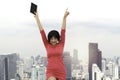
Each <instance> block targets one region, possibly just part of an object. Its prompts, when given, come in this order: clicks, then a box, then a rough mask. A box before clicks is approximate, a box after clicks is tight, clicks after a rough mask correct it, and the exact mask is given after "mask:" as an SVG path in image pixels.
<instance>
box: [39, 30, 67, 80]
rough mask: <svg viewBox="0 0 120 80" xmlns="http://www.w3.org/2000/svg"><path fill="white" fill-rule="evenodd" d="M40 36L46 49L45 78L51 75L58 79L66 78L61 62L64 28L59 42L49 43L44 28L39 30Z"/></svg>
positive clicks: (64, 79)
mask: <svg viewBox="0 0 120 80" xmlns="http://www.w3.org/2000/svg"><path fill="white" fill-rule="evenodd" d="M40 32H41V36H42V40H43V43H44V45H45V48H46V51H47V60H48V64H47V71H46V76H47V79H48V78H49V77H51V76H53V77H55V78H57V79H58V80H66V69H65V66H64V62H63V56H62V54H63V49H64V43H65V29H62V30H61V40H60V42H59V43H58V44H57V45H55V46H53V45H51V44H50V43H49V42H48V40H47V38H46V34H45V32H44V30H41V31H40Z"/></svg>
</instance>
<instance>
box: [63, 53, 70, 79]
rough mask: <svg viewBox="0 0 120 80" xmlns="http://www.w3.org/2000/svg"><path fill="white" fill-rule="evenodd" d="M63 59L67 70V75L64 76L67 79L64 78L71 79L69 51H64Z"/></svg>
mask: <svg viewBox="0 0 120 80" xmlns="http://www.w3.org/2000/svg"><path fill="white" fill-rule="evenodd" d="M63 59H64V64H65V67H66V71H67V76H66V78H67V79H66V80H71V56H70V53H69V52H64V55H63Z"/></svg>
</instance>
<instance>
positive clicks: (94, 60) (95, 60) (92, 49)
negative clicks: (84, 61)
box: [89, 43, 101, 80]
mask: <svg viewBox="0 0 120 80" xmlns="http://www.w3.org/2000/svg"><path fill="white" fill-rule="evenodd" d="M93 64H96V65H97V66H98V67H99V69H100V70H101V51H100V50H99V49H98V44H97V43H89V80H92V65H93Z"/></svg>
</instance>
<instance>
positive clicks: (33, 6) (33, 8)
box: [30, 2, 37, 15]
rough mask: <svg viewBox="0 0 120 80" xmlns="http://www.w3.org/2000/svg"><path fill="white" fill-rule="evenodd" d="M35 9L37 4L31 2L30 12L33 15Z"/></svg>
mask: <svg viewBox="0 0 120 80" xmlns="http://www.w3.org/2000/svg"><path fill="white" fill-rule="evenodd" d="M36 11H37V5H36V4H34V3H32V2H31V7H30V12H31V13H33V14H34V15H35V12H36Z"/></svg>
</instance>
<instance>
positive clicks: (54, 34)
mask: <svg viewBox="0 0 120 80" xmlns="http://www.w3.org/2000/svg"><path fill="white" fill-rule="evenodd" d="M52 37H55V38H57V40H58V41H60V34H59V32H58V31H56V30H52V31H50V32H49V33H48V42H50V39H51V38H52Z"/></svg>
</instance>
